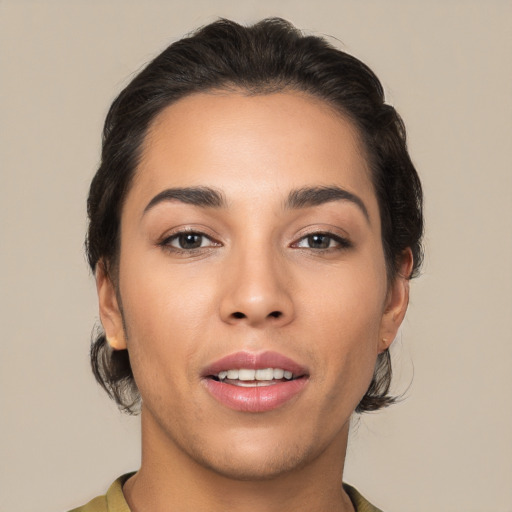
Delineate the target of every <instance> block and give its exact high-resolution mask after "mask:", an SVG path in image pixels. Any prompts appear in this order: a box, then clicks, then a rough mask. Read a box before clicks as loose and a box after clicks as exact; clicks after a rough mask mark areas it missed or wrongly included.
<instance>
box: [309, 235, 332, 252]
mask: <svg viewBox="0 0 512 512" xmlns="http://www.w3.org/2000/svg"><path fill="white" fill-rule="evenodd" d="M306 240H307V244H308V247H309V248H311V249H328V248H329V247H330V246H331V242H333V239H332V237H330V236H327V235H311V236H308V237H306Z"/></svg>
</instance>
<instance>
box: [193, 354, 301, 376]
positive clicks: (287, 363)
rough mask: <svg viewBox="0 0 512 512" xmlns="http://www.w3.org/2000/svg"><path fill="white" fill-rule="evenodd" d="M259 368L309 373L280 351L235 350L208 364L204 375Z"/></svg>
mask: <svg viewBox="0 0 512 512" xmlns="http://www.w3.org/2000/svg"><path fill="white" fill-rule="evenodd" d="M242 368H244V369H248V370H259V369H264V368H281V369H283V370H285V371H286V370H287V371H290V372H292V373H293V375H295V376H303V375H308V373H309V372H308V369H307V368H306V367H304V366H302V365H300V364H299V363H297V362H295V361H294V360H293V359H290V358H289V357H286V356H284V355H283V354H279V353H278V352H272V351H265V352H245V351H242V352H235V353H233V354H229V355H227V356H225V357H222V358H221V359H218V360H217V361H214V362H213V363H211V364H210V365H208V366H207V367H206V368H205V369H204V371H203V372H202V374H203V377H208V376H210V375H217V374H218V373H219V372H221V371H224V370H232V369H242Z"/></svg>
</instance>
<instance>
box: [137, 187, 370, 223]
mask: <svg viewBox="0 0 512 512" xmlns="http://www.w3.org/2000/svg"><path fill="white" fill-rule="evenodd" d="M166 201H179V202H181V203H185V204H191V205H194V206H199V207H202V208H226V205H227V202H226V199H225V198H224V195H223V194H222V192H220V191H218V190H215V189H213V188H210V187H183V188H168V189H165V190H162V192H160V193H158V194H157V195H156V196H155V197H153V199H151V201H150V202H149V203H148V204H147V206H146V208H144V212H143V215H144V214H145V213H146V212H148V211H149V210H151V209H152V208H154V207H155V206H156V205H157V204H160V203H163V202H166ZM333 201H350V202H351V203H353V204H355V205H356V206H357V207H358V208H359V209H360V210H361V212H362V213H363V214H364V216H365V218H366V219H367V220H368V222H369V221H370V216H369V214H368V210H367V208H366V206H365V204H364V202H363V201H362V199H361V198H360V197H358V196H357V195H355V194H353V193H352V192H349V191H348V190H345V189H343V188H340V187H337V186H329V187H304V188H300V189H297V190H292V191H291V192H290V193H289V194H288V198H287V200H286V201H285V209H289V210H296V209H301V208H310V207H312V206H319V205H322V204H325V203H330V202H333Z"/></svg>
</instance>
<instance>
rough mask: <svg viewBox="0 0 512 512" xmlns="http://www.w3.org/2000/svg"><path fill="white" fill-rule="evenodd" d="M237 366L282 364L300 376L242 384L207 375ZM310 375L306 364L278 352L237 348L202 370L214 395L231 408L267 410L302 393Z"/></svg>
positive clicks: (271, 366)
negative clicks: (252, 385)
mask: <svg viewBox="0 0 512 512" xmlns="http://www.w3.org/2000/svg"><path fill="white" fill-rule="evenodd" d="M234 368H239V369H240V368H247V369H254V370H257V369H263V368H282V369H283V370H288V371H291V372H292V373H293V374H294V376H300V377H299V378H294V379H293V380H290V381H280V382H277V383H276V384H272V385H270V386H259V387H239V386H235V385H233V384H228V383H226V382H219V381H217V380H214V379H211V378H208V376H211V375H215V374H217V373H219V372H221V371H223V370H229V369H234ZM308 376H309V374H308V370H307V368H305V367H303V366H301V365H299V364H298V363H296V362H295V361H293V360H292V359H290V358H288V357H286V356H283V355H282V354H278V353H277V352H262V353H259V354H257V353H252V352H237V353H235V354H231V355H229V356H226V357H223V358H222V359H219V360H218V361H215V362H214V363H212V364H211V365H209V366H208V367H207V368H206V369H205V370H204V372H203V383H204V384H205V386H206V389H207V390H208V391H209V392H210V393H211V395H213V397H214V398H215V399H217V400H218V401H219V402H220V403H222V404H223V405H225V406H226V407H228V408H230V409H234V410H237V411H244V412H265V411H270V410H272V409H276V408H278V407H280V406H282V405H284V404H285V403H287V402H288V401H290V400H291V399H292V398H294V397H295V396H296V395H297V394H298V393H300V391H302V390H303V389H304V387H305V385H306V384H307V382H308V380H309V379H308Z"/></svg>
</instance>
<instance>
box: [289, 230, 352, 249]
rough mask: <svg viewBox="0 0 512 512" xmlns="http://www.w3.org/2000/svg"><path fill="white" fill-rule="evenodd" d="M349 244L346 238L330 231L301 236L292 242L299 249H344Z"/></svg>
mask: <svg viewBox="0 0 512 512" xmlns="http://www.w3.org/2000/svg"><path fill="white" fill-rule="evenodd" d="M350 246H351V243H350V242H349V241H348V240H347V239H346V238H342V237H340V236H338V235H333V234H332V233H312V234H310V235H307V236H305V237H303V238H301V239H300V240H299V241H298V242H296V243H295V244H294V247H299V248H301V249H319V250H325V249H335V248H338V249H344V248H348V247H350Z"/></svg>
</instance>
